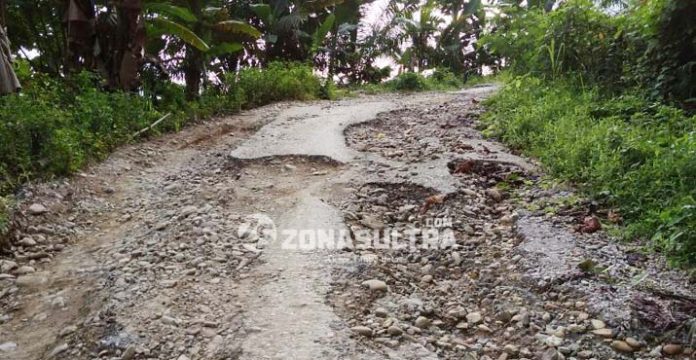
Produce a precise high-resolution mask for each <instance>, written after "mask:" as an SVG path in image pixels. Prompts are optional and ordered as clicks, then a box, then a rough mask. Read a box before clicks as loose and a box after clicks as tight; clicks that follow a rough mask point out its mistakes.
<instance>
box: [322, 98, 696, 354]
mask: <svg viewBox="0 0 696 360" xmlns="http://www.w3.org/2000/svg"><path fill="white" fill-rule="evenodd" d="M480 111H481V110H480V107H479V106H477V105H476V104H475V102H473V101H472V102H469V99H465V98H460V99H456V100H454V101H450V102H449V103H446V104H444V105H441V106H437V107H435V108H416V109H402V110H399V111H394V112H389V113H386V114H381V115H380V116H379V117H378V118H377V119H376V120H374V121H369V122H365V123H361V124H357V125H354V126H351V127H349V128H348V129H347V130H346V136H347V140H346V141H347V143H348V144H349V145H350V146H352V147H353V148H355V149H356V150H359V151H362V152H366V153H377V154H379V155H380V156H383V157H385V158H388V159H394V160H397V161H402V162H406V163H410V164H413V165H412V168H417V167H418V164H419V163H423V162H432V161H434V160H438V159H443V158H444V159H445V160H446V161H444V162H442V161H441V162H440V164H447V166H448V168H449V171H450V173H452V174H453V175H454V176H456V177H457V178H458V181H459V185H458V186H457V188H456V190H455V191H452V192H447V193H442V192H440V191H438V190H436V189H433V188H428V187H424V186H422V185H418V184H415V183H413V182H411V181H410V179H411V178H413V177H415V176H414V175H416V174H415V173H413V174H412V173H411V170H409V168H404V169H401V170H402V172H401V175H400V176H398V177H397V180H398V181H390V182H386V183H385V182H368V183H364V182H355V183H353V184H351V185H352V186H351V187H352V188H354V189H356V190H355V191H354V192H353V193H352V194H351V195H350V196H347V197H344V198H341V199H336V200H335V205H336V206H337V207H340V208H341V209H342V211H343V212H344V217H345V221H346V223H347V224H348V226H349V227H350V228H351V230H352V231H353V232H354V233H358V232H359V231H361V230H373V231H382V233H384V231H391V230H394V229H397V230H403V229H405V228H408V227H413V226H414V224H419V225H423V224H426V223H427V222H428V221H429V220H430V221H432V219H434V218H446V219H454V221H453V222H452V224H451V225H447V227H448V228H450V229H452V230H453V231H454V233H455V237H456V242H457V248H456V249H446V250H421V251H415V252H409V251H391V252H389V251H369V250H365V251H355V252H354V254H353V257H354V258H353V261H352V262H351V263H349V264H347V265H346V266H344V267H342V268H339V269H337V270H336V272H335V278H334V287H333V289H332V291H331V292H330V294H329V295H328V296H327V299H328V301H329V302H330V303H331V304H332V305H333V306H334V307H335V308H336V311H337V312H338V313H339V314H340V315H341V316H342V317H343V318H344V319H345V320H346V322H347V323H348V324H349V325H350V326H352V329H353V331H354V333H355V337H356V338H358V339H361V341H362V342H363V343H364V344H365V345H366V346H368V347H370V348H374V349H380V350H381V351H383V353H384V354H388V353H389V350H390V349H396V348H400V347H403V346H404V345H405V344H417V345H418V346H419V347H420V348H421V349H422V350H423V351H424V354H426V355H424V357H427V356H432V357H433V358H435V357H437V358H446V359H496V358H497V359H507V358H527V359H564V358H580V359H590V358H596V359H605V358H622V359H623V358H625V359H629V358H666V357H674V358H684V359H686V358H693V357H694V356H696V354H695V353H694V348H695V345H696V343H695V341H696V335H695V334H696V320H695V318H694V315H695V314H696V294H695V293H694V290H693V289H694V286H693V283H692V282H691V281H693V280H692V279H689V277H688V276H687V275H686V274H684V273H682V272H679V271H676V270H673V269H670V268H669V267H667V266H666V264H665V263H664V260H663V259H662V258H660V257H659V256H658V255H645V254H642V252H640V250H639V247H638V246H632V245H631V244H620V243H618V242H616V241H615V240H613V239H611V238H610V237H608V236H607V234H606V233H605V232H603V231H602V230H601V223H602V222H604V223H605V224H610V223H612V222H616V221H620V220H619V219H617V217H618V214H617V213H615V212H612V211H609V212H607V211H602V210H599V211H594V209H592V204H591V203H589V202H587V201H585V200H584V199H582V197H580V196H579V195H577V194H576V193H575V192H574V191H573V190H572V189H570V188H564V187H561V186H555V187H551V188H548V186H546V185H547V182H546V181H545V179H544V178H543V177H541V176H539V173H538V172H532V171H529V169H531V168H533V167H530V166H517V165H519V164H516V161H511V160H510V159H511V155H510V152H509V151H506V150H505V149H504V147H502V146H500V145H499V144H496V143H489V142H487V141H486V140H484V139H482V137H481V135H480V133H478V132H477V131H476V130H475V127H476V119H477V116H478V114H479V113H480ZM512 158H514V156H513V157H512ZM367 171H368V173H369V172H371V171H372V172H378V173H386V172H388V170H385V169H384V166H383V165H382V166H380V167H374V168H372V169H368V170H367ZM433 171H435V170H433ZM431 223H432V222H431ZM428 354H429V355H428Z"/></svg>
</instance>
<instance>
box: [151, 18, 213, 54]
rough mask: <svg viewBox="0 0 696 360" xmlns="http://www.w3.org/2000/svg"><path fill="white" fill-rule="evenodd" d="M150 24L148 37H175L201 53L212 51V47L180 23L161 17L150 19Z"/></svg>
mask: <svg viewBox="0 0 696 360" xmlns="http://www.w3.org/2000/svg"><path fill="white" fill-rule="evenodd" d="M148 23H149V25H150V26H148V29H147V35H148V36H152V37H154V36H160V35H170V36H175V37H178V38H179V39H181V40H182V41H183V42H185V43H187V44H189V45H191V46H193V47H195V48H196V49H198V50H200V51H203V52H206V51H208V50H209V49H210V46H208V44H206V43H205V41H203V40H202V39H201V38H199V37H198V35H196V34H195V33H194V32H193V31H192V30H191V29H189V28H187V27H186V26H183V25H181V24H179V23H176V22H174V21H171V20H169V19H165V18H161V17H158V18H154V19H150V20H148Z"/></svg>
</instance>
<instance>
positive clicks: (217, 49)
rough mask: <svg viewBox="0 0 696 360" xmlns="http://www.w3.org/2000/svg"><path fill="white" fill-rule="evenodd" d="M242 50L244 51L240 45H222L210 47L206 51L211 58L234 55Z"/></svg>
mask: <svg viewBox="0 0 696 360" xmlns="http://www.w3.org/2000/svg"><path fill="white" fill-rule="evenodd" d="M242 49H244V45H242V44H240V43H222V44H218V45H215V46H213V47H211V48H210V50H208V54H209V55H211V56H219V55H225V54H232V53H236V52H238V51H240V50H242Z"/></svg>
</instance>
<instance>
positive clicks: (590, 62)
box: [478, 0, 696, 110]
mask: <svg viewBox="0 0 696 360" xmlns="http://www.w3.org/2000/svg"><path fill="white" fill-rule="evenodd" d="M694 17H696V3H695V2H693V1H679V0H656V1H644V2H635V3H634V5H633V6H632V7H631V8H630V9H629V10H627V11H624V12H621V13H619V14H617V15H608V14H607V11H606V10H605V9H602V8H599V7H597V6H596V5H595V2H591V1H589V0H570V1H567V2H564V3H563V4H562V5H561V6H560V7H559V8H558V9H557V10H554V11H551V12H548V13H547V12H544V11H543V10H542V9H529V10H528V9H522V8H514V7H513V8H511V10H509V11H508V12H504V13H502V14H501V15H499V17H498V18H497V19H496V21H495V22H496V24H497V27H496V29H497V30H496V31H494V32H493V33H490V34H487V35H485V36H483V37H482V38H481V40H480V41H479V43H478V47H479V51H480V52H482V53H484V54H486V55H487V56H490V57H491V58H492V59H497V60H496V61H504V62H506V65H507V66H508V67H509V68H510V69H511V70H512V71H513V72H514V73H515V74H517V75H522V74H531V75H534V76H537V77H542V78H544V79H555V78H558V77H560V76H574V77H576V78H578V80H579V81H581V82H582V83H583V84H590V85H594V86H598V87H601V88H602V89H604V90H607V91H610V92H613V93H617V92H620V91H621V90H622V89H623V88H625V87H634V86H639V87H641V88H643V89H645V90H648V91H649V94H650V96H651V97H653V98H655V99H662V100H667V101H670V102H673V103H676V104H678V105H680V106H681V107H682V108H684V109H689V110H693V109H696V60H695V59H696V40H694V39H696V22H694V21H693V19H694ZM493 63H495V61H493ZM492 65H494V66H498V65H499V64H492Z"/></svg>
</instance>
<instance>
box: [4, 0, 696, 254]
mask: <svg viewBox="0 0 696 360" xmlns="http://www.w3.org/2000/svg"><path fill="white" fill-rule="evenodd" d="M377 3H378V4H383V6H384V7H378V8H376V9H373V10H372V11H373V12H374V11H377V12H378V13H379V17H378V20H377V21H376V22H373V23H367V22H365V18H366V16H367V15H368V9H369V8H370V7H371V6H373V5H375V4H377ZM380 6H381V5H380ZM694 18H696V2H694V1H680V0H651V1H638V0H626V1H621V0H613V1H611V0H609V1H594V2H591V1H589V0H566V1H554V0H527V1H518V0H495V1H488V2H486V3H484V2H482V1H480V0H469V1H446V0H389V1H386V2H375V1H374V0H368V1H358V0H321V1H291V0H269V1H261V0H258V1H232V0H117V1H113V0H110V1H106V0H96V1H91V0H37V1H32V2H27V1H20V0H4V1H0V26H2V27H4V28H6V29H7V31H6V34H7V37H8V38H9V41H10V44H11V45H10V47H9V48H8V49H6V51H3V52H1V53H0V54H2V55H0V56H5V60H9V59H7V57H8V56H7V55H8V54H11V55H12V57H14V58H15V59H14V72H16V74H17V75H18V78H19V80H20V82H21V85H22V89H21V92H19V93H17V94H9V95H6V96H3V97H0V233H2V232H3V231H4V228H5V227H6V221H5V220H4V216H5V215H3V214H5V213H6V212H7V209H8V208H9V207H11V201H10V196H8V195H11V194H12V193H13V192H14V191H16V190H17V189H18V188H19V186H20V185H21V184H23V183H25V182H26V181H29V180H31V179H36V178H43V179H45V178H50V177H52V176H62V175H66V174H69V173H71V172H74V171H76V170H78V169H79V168H81V167H82V166H84V165H85V164H86V163H88V162H89V161H92V160H94V159H101V158H103V157H105V156H106V155H107V154H108V153H109V152H110V151H112V150H113V149H114V148H115V147H117V146H119V145H120V144H123V143H126V142H129V141H133V140H136V138H134V136H133V135H134V134H135V133H136V132H138V130H140V129H143V128H145V127H147V126H148V125H150V124H152V123H153V122H155V121H156V120H158V119H160V118H162V117H163V116H165V115H167V114H169V116H168V117H167V118H166V120H165V121H163V122H162V123H160V124H159V125H158V126H157V127H156V128H154V129H153V132H154V133H158V132H163V131H171V130H177V129H179V128H181V127H182V126H184V125H185V124H187V123H188V122H190V121H192V120H196V119H201V118H207V117H210V116H214V115H220V114H228V113H231V112H235V111H238V110H239V109H244V108H251V107H255V106H260V105H263V104H267V103H270V102H273V101H279V100H287V99H301V100H305V99H315V98H332V97H333V96H335V94H336V93H337V91H336V89H337V88H341V87H346V88H351V89H352V88H355V87H361V88H363V89H365V90H367V91H422V90H439V89H450V88H457V87H461V86H462V84H464V83H465V82H467V81H468V80H470V79H471V78H472V77H477V78H478V77H479V76H480V75H482V74H483V72H484V69H487V70H490V71H492V72H502V73H503V74H505V76H503V77H502V78H503V79H504V82H505V84H504V86H503V88H502V90H501V91H500V93H499V94H498V95H497V96H495V97H494V98H493V99H492V100H491V101H490V103H489V104H488V106H489V108H490V111H489V113H488V115H486V116H485V119H484V122H485V124H486V126H487V129H486V132H487V133H488V134H490V135H492V136H497V137H499V138H501V139H502V140H504V141H506V142H508V143H509V144H511V145H512V146H514V147H515V148H517V149H519V150H520V151H523V152H526V153H528V154H530V155H533V156H535V157H538V158H539V159H540V160H541V161H542V162H543V163H544V164H545V165H546V166H547V167H548V168H549V170H551V172H552V173H553V175H555V176H557V177H559V178H561V179H564V180H568V181H571V182H574V183H576V184H578V185H579V186H580V187H581V188H582V189H583V190H585V191H587V193H588V194H589V195H590V196H592V197H593V198H594V199H596V200H598V201H600V202H601V203H602V204H603V205H604V206H606V207H608V208H613V209H619V210H620V214H621V215H622V217H623V219H624V220H625V223H626V225H627V226H626V231H625V234H626V237H627V238H629V239H643V240H650V241H649V242H648V244H649V245H650V247H652V248H653V249H656V250H660V251H664V252H666V253H667V254H668V255H669V256H670V258H671V259H673V260H674V261H675V262H676V263H691V264H693V263H696V210H694V209H695V208H696V200H695V199H696V193H695V191H696V190H695V189H696V180H695V179H696V164H695V162H696V161H695V160H694V159H695V158H696V145H695V142H696V141H695V140H694V136H695V135H694V132H695V130H696V129H695V127H696V125H695V123H696V118H695V117H694V110H695V109H696V74H694V72H695V71H696V23H695V22H694V21H693V19H694ZM0 35H2V34H0ZM3 36H4V35H3ZM0 40H2V39H0ZM378 58H385V59H389V60H390V62H391V64H392V65H391V66H387V67H379V66H377V65H376V64H377V63H379V62H378V61H377V60H378ZM0 59H1V58H0ZM0 66H2V63H0ZM425 74H428V75H425ZM0 91H2V90H0ZM146 134H150V132H148V133H146ZM3 196H5V197H3Z"/></svg>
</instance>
